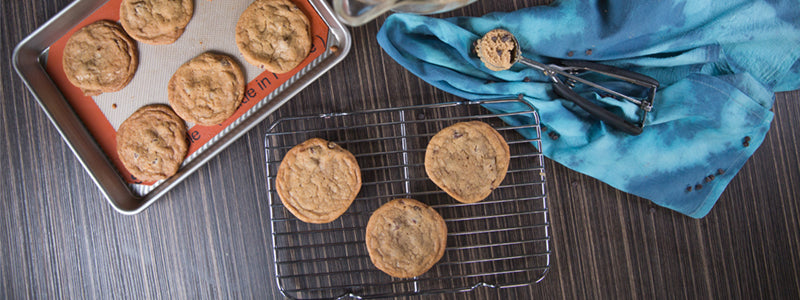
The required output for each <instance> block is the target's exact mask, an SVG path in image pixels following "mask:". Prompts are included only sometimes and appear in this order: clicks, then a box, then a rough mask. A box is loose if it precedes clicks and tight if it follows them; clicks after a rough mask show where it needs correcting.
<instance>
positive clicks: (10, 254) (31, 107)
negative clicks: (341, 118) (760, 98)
mask: <svg viewBox="0 0 800 300" xmlns="http://www.w3.org/2000/svg"><path fill="white" fill-rule="evenodd" d="M198 1H204V0H198ZM215 1H221V0H215ZM496 2H500V1H480V2H478V3H476V4H473V5H471V6H469V7H467V8H464V9H460V10H457V11H455V12H451V13H448V14H446V15H445V16H453V15H473V16H478V15H482V14H485V13H488V12H491V11H509V10H515V9H519V8H522V7H527V6H531V5H534V4H538V3H539V2H541V1H533V0H509V1H502V3H496ZM67 4H69V0H34V1H22V0H10V1H2V2H0V18H2V24H0V26H2V27H0V37H1V38H0V39H1V40H0V43H2V46H0V47H2V50H0V57H2V61H1V62H0V70H1V71H2V73H1V76H2V82H0V94H2V95H3V96H2V102H1V103H0V114H2V115H1V116H0V122H2V126H0V170H2V180H0V194H1V195H2V199H0V265H1V267H0V298H2V299H12V298H103V299H121V298H155V297H159V298H262V299H263V298H278V297H280V296H281V295H280V293H278V292H276V287H275V285H274V281H273V280H272V278H271V275H270V274H271V273H270V270H271V268H272V266H271V263H270V258H269V255H268V254H267V248H268V247H269V246H270V242H269V226H268V212H267V211H266V209H265V208H264V206H261V205H263V204H259V203H263V202H264V201H266V191H265V187H264V184H265V179H264V177H265V168H264V154H263V151H264V150H263V136H264V133H265V132H266V129H267V128H266V127H267V125H268V124H269V123H270V122H271V120H274V119H275V117H279V116H288V115H292V114H297V113H316V112H329V111H348V110H358V109H369V108H376V107H387V106H393V105H409V104H422V103H431V102H439V101H453V100H457V99H456V98H454V97H453V96H450V95H448V94H445V93H443V92H441V91H439V90H437V89H435V88H433V87H431V86H430V85H428V84H426V83H424V82H422V81H421V80H419V79H418V78H416V77H415V76H413V75H412V74H410V73H409V72H407V71H406V70H405V69H403V68H402V67H400V66H399V65H397V64H396V63H395V62H394V61H393V60H392V59H391V58H389V57H388V56H387V55H386V54H385V53H384V52H383V51H382V50H381V49H380V47H379V46H378V45H377V42H376V40H375V34H376V32H377V30H378V28H379V27H380V24H382V23H383V20H384V19H385V18H383V17H382V18H379V19H378V20H377V21H374V22H371V23H369V24H367V25H365V26H362V27H358V28H352V31H351V32H352V34H353V42H354V47H353V50H352V52H351V53H350V54H349V55H348V56H347V58H346V59H345V60H344V61H343V62H342V63H341V64H340V65H338V66H336V67H335V68H334V69H333V70H332V71H331V72H330V73H328V74H326V75H324V76H322V77H321V78H320V79H319V80H318V81H316V82H315V83H313V84H311V85H310V86H309V87H308V88H307V89H305V90H304V91H302V92H301V93H299V94H298V95H297V96H296V97H295V98H294V99H293V100H292V101H290V102H289V103H288V104H287V105H285V106H284V107H282V108H281V109H279V110H278V111H277V112H276V113H275V114H274V115H273V116H271V117H270V118H268V119H267V121H265V122H264V123H262V124H260V125H258V126H257V127H255V128H254V129H253V130H251V131H250V132H249V133H248V134H246V135H245V136H244V137H243V138H241V139H240V140H238V141H237V142H235V143H234V144H233V145H232V146H231V147H229V148H228V149H227V150H225V151H223V152H222V153H221V154H220V155H219V156H217V157H215V158H213V159H212V160H211V161H210V162H209V163H208V164H207V165H205V166H203V167H202V168H200V170H199V171H198V172H196V173H195V174H193V175H192V176H190V177H189V178H188V179H187V180H186V181H185V182H184V183H182V184H180V185H179V186H177V187H176V188H175V189H174V190H172V191H171V192H169V193H168V194H167V195H166V197H164V198H162V199H161V200H160V201H158V202H157V203H156V204H155V205H153V206H152V207H150V208H148V209H147V210H145V211H144V212H142V213H141V214H138V215H135V216H123V215H121V214H119V213H117V212H115V211H114V210H113V209H112V207H111V206H110V205H109V204H108V203H107V202H106V200H105V199H104V198H103V196H102V195H101V193H100V190H99V189H98V188H97V187H96V186H95V184H94V183H93V182H92V181H91V179H90V178H89V176H88V175H87V174H86V172H85V171H84V170H83V168H82V167H81V165H80V164H79V162H78V161H77V160H76V158H75V157H74V156H73V154H72V153H71V152H70V150H69V149H68V147H67V146H66V144H65V143H64V142H63V141H62V139H61V137H60V136H59V134H58V133H57V131H56V130H55V128H54V127H53V126H52V125H51V124H50V121H49V120H48V119H47V117H46V116H45V114H44V113H43V112H42V111H41V109H40V108H39V107H38V105H37V104H36V102H35V101H34V99H33V98H32V97H31V95H30V94H29V93H28V91H27V90H26V89H25V87H24V86H23V84H22V81H21V80H20V79H19V78H18V76H17V74H16V73H15V72H14V70H13V68H12V67H11V62H10V61H11V54H12V51H13V48H14V46H15V45H16V44H17V43H18V42H19V41H20V40H21V39H22V38H24V37H25V36H27V35H28V34H30V33H31V32H32V31H33V30H34V29H36V28H37V27H38V26H40V25H41V24H42V23H44V22H45V21H46V20H48V19H49V18H51V17H52V16H53V15H55V14H56V13H57V12H58V11H59V10H61V9H62V8H63V7H65V6H66V5H67ZM774 112H775V120H774V122H773V126H772V129H771V130H770V131H769V134H768V136H767V138H766V141H765V142H764V144H763V145H762V146H761V147H760V148H759V149H758V151H757V152H756V154H755V155H754V156H753V157H752V158H751V159H750V160H749V161H748V162H747V164H746V165H745V166H744V168H743V169H742V171H741V172H740V173H739V174H738V175H737V176H736V178H735V179H734V180H733V182H732V183H731V184H730V186H729V187H728V189H727V190H726V191H725V193H723V195H722V198H721V199H720V200H719V202H718V204H717V205H716V207H715V208H714V209H713V210H712V211H711V213H710V214H709V215H708V216H707V217H705V218H703V219H701V220H695V219H692V218H688V217H685V216H683V215H680V214H678V213H675V212H672V211H670V210H667V209H664V208H660V207H657V206H655V205H653V204H652V203H650V202H649V201H648V200H644V199H641V198H638V197H634V196H630V195H627V194H624V193H621V192H619V191H617V190H615V189H613V188H611V187H609V186H608V185H605V184H603V183H601V182H599V181H597V180H594V179H592V178H589V177H587V176H583V175H581V174H578V173H576V172H573V171H571V170H569V169H566V168H564V167H563V166H560V165H558V164H557V163H555V162H553V161H550V160H547V163H546V168H547V172H548V180H549V182H548V184H547V188H548V189H549V196H550V198H549V200H550V203H549V204H550V208H551V210H550V216H551V221H552V231H551V233H552V237H553V239H552V251H553V256H552V267H551V270H550V273H549V274H548V275H547V277H546V278H545V279H544V280H543V281H542V282H541V283H538V284H535V285H533V286H530V287H524V288H514V289H505V290H493V289H488V288H480V289H478V290H476V291H474V292H470V293H460V294H454V295H441V296H433V297H430V298H438V297H442V298H476V299H484V298H491V299H532V298H535V299H552V298H562V299H576V298H590V299H595V298H606V299H621V298H633V299H653V298H658V299H661V298H690V299H696V298H700V299H708V298H720V299H728V298H748V299H753V298H763V299H798V298H800V203H798V200H797V199H798V195H800V191H798V189H800V170H799V169H800V168H799V167H798V166H800V162H798V156H800V155H798V154H800V146H799V145H800V141H798V139H799V138H800V132H798V129H797V124H798V119H800V91H793V92H788V93H780V94H777V95H776V101H775V106H774Z"/></svg>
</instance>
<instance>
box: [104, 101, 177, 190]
mask: <svg viewBox="0 0 800 300" xmlns="http://www.w3.org/2000/svg"><path fill="white" fill-rule="evenodd" d="M188 146H189V145H188V143H187V142H186V125H185V124H184V122H183V120H181V118H180V117H178V115H176V114H175V112H173V111H172V109H171V108H170V107H169V106H166V105H163V104H154V105H148V106H144V107H142V108H139V109H138V110H137V111H136V112H134V113H133V114H132V115H131V116H130V117H128V119H126V120H125V121H124V122H122V125H120V126H119V129H118V130H117V155H119V159H120V160H121V161H122V164H123V165H125V168H126V169H128V172H130V173H131V175H133V176H134V177H136V178H137V179H140V180H142V181H158V180H161V179H166V178H167V177H169V176H172V175H174V174H175V173H176V172H178V168H179V167H180V165H181V163H183V159H184V158H185V157H186V151H187V150H188Z"/></svg>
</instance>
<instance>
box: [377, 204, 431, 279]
mask: <svg viewBox="0 0 800 300" xmlns="http://www.w3.org/2000/svg"><path fill="white" fill-rule="evenodd" d="M366 234H367V238H366V242H367V251H368V253H369V258H370V260H372V263H373V264H375V266H376V267H377V268H378V269H380V270H381V271H383V272H385V273H386V274H389V276H392V277H397V278H411V277H416V276H420V275H422V274H424V273H425V272H427V271H428V270H430V268H431V267H433V265H434V264H436V262H438V261H439V260H440V259H441V258H442V256H444V250H445V248H446V247H447V226H446V224H445V222H444V219H443V218H442V216H441V215H439V213H437V212H436V210H434V209H433V208H431V207H430V206H427V205H425V204H423V203H421V202H419V201H417V200H413V199H395V200H392V201H389V202H388V203H386V204H384V205H382V206H381V207H380V208H378V209H377V210H375V212H374V213H372V216H370V218H369V221H368V222H367V233H366Z"/></svg>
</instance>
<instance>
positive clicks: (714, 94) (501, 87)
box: [378, 0, 800, 218]
mask: <svg viewBox="0 0 800 300" xmlns="http://www.w3.org/2000/svg"><path fill="white" fill-rule="evenodd" d="M494 28H504V29H507V30H509V31H511V32H512V33H514V34H515V35H516V36H517V38H518V39H519V41H520V45H521V47H522V52H523V55H525V56H526V57H528V58H530V59H533V60H537V61H540V62H544V63H548V62H552V61H553V60H554V59H584V60H593V61H600V62H602V63H605V64H609V65H614V66H617V67H621V68H624V69H629V70H632V71H636V72H640V73H643V74H646V75H649V76H651V77H653V78H655V79H657V80H658V81H659V82H660V83H661V87H660V89H659V92H658V94H657V95H656V100H655V106H654V109H653V111H652V112H651V113H650V114H649V115H648V117H647V120H646V127H645V129H644V132H643V133H642V134H641V135H639V136H630V135H627V134H625V133H622V132H619V131H617V130H614V129H612V128H610V127H608V126H607V125H605V124H604V123H602V122H599V121H597V120H595V119H593V118H591V117H590V116H588V115H587V114H586V113H585V112H584V111H583V110H581V109H580V108H579V107H576V106H575V105H574V104H573V103H572V102H568V101H565V100H563V99H558V96H556V95H555V94H554V92H553V91H552V87H551V84H550V81H549V80H548V78H547V77H545V76H543V75H542V74H541V73H540V72H539V71H536V70H534V69H530V68H525V67H523V66H520V65H519V64H518V65H516V66H515V67H514V68H512V69H511V70H508V71H501V72H493V71H490V70H489V69H486V68H485V67H484V66H483V65H482V63H481V62H480V60H479V59H478V58H477V57H475V56H474V54H472V53H471V50H470V48H471V45H472V43H473V42H474V41H475V40H476V39H478V38H479V37H480V36H482V35H483V34H484V33H486V32H488V31H489V30H491V29H494ZM378 41H379V43H380V45H381V46H382V47H383V49H384V50H385V51H386V52H387V53H388V54H389V55H390V56H391V57H393V58H394V59H395V60H396V61H397V62H398V63H400V64H401V65H403V66H404V67H405V68H407V69H408V70H410V71H411V72H412V73H414V74H416V75H417V76H419V77H421V78H422V79H424V80H425V81H427V82H429V83H430V84H432V85H434V86H436V87H438V88H440V89H443V90H445V91H447V92H449V93H452V94H454V95H457V96H459V97H463V98H466V99H471V100H477V99H493V98H499V97H512V98H514V97H517V96H518V95H519V94H522V95H523V96H524V99H525V100H526V101H528V102H529V103H530V104H532V105H533V106H534V107H535V108H536V109H537V110H538V111H539V114H540V116H541V120H542V124H543V125H544V126H546V127H547V128H548V131H547V132H546V133H545V134H544V138H543V141H542V144H543V145H542V147H543V149H542V151H543V152H544V154H545V155H546V156H547V157H549V158H551V159H553V160H555V161H557V162H559V163H561V164H563V165H565V166H567V167H569V168H571V169H574V170H576V171H578V172H581V173H584V174H587V175H589V176H592V177H595V178H598V179H600V180H602V181H603V182H606V183H608V184H610V185H611V186H614V187H615V188H618V189H620V190H622V191H625V192H628V193H631V194H634V195H638V196H641V197H644V198H647V199H650V200H652V201H653V202H655V203H657V204H659V205H661V206H665V207H668V208H671V209H674V210H676V211H679V212H681V213H683V214H686V215H689V216H692V217H695V218H700V217H703V216H705V215H706V214H707V213H708V212H709V210H711V207H712V206H713V205H714V203H715V202H716V201H717V199H718V198H719V196H720V194H721V193H722V191H723V190H724V189H725V187H726V186H727V184H728V183H729V182H730V180H731V179H732V178H733V176H734V175H735V174H736V173H737V172H738V171H739V169H740V168H741V167H742V165H744V163H745V161H746V160H747V159H748V158H749V157H750V156H751V155H752V154H753V152H754V151H755V150H756V148H758V146H759V145H760V144H761V142H762V141H763V139H764V136H765V135H766V133H767V130H768V129H769V125H770V122H771V121H772V117H773V115H772V112H771V111H770V108H771V107H772V103H773V101H774V92H777V91H787V90H793V89H797V88H800V61H799V60H798V58H800V1H741V0H726V1H713V0H686V1H680V0H671V1H598V0H574V1H569V0H565V1H560V2H558V1H557V2H556V3H554V4H552V5H550V6H537V7H530V8H525V9H521V10H518V11H514V12H507V13H502V12H498V13H492V14H489V15H486V16H484V17H480V18H473V17H458V18H451V19H444V20H442V19H436V18H430V17H423V16H416V15H408V14H394V15H392V16H390V17H389V18H388V19H387V20H386V22H385V23H384V24H383V27H382V28H381V30H380V32H379V33H378ZM526 77H527V78H528V79H525V78H526ZM593 98H596V100H597V101H601V102H603V103H605V104H604V105H607V106H617V107H620V108H618V109H614V111H616V112H617V113H625V114H626V115H627V117H628V119H629V120H636V119H637V118H638V117H637V115H636V110H637V109H636V107H635V106H633V105H632V104H625V103H622V102H619V101H616V100H613V99H609V98H602V97H600V96H597V95H595V96H594V97H593ZM507 121H510V122H515V121H519V120H507ZM551 132H554V133H551ZM523 134H526V135H529V134H530V133H527V132H523ZM548 134H550V135H552V136H550V135H548ZM553 137H556V138H553Z"/></svg>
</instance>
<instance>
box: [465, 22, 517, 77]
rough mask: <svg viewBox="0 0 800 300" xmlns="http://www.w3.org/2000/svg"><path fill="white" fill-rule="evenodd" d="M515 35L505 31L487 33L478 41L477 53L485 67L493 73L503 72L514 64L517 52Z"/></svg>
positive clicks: (498, 30)
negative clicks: (515, 52)
mask: <svg viewBox="0 0 800 300" xmlns="http://www.w3.org/2000/svg"><path fill="white" fill-rule="evenodd" d="M515 48H516V44H515V43H514V38H513V35H511V33H510V32H508V31H506V30H504V29H495V30H492V31H489V32H487V33H486V34H485V35H484V36H483V37H482V38H480V39H479V40H478V41H477V44H476V46H475V52H477V53H478V57H480V58H481V61H482V62H483V65H485V66H486V67H487V68H489V70H492V71H503V70H508V69H510V68H511V65H513V64H514V62H513V59H514V56H515V55H514V51H517V50H516V49H515Z"/></svg>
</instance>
